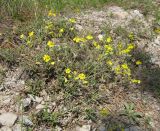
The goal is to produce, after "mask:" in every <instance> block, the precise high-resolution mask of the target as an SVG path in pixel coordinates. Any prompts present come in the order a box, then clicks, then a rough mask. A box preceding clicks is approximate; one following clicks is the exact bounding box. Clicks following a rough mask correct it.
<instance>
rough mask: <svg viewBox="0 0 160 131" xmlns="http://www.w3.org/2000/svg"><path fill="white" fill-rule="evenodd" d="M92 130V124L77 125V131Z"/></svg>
mask: <svg viewBox="0 0 160 131" xmlns="http://www.w3.org/2000/svg"><path fill="white" fill-rule="evenodd" d="M90 130H91V125H83V126H82V127H80V126H77V127H76V131H90Z"/></svg>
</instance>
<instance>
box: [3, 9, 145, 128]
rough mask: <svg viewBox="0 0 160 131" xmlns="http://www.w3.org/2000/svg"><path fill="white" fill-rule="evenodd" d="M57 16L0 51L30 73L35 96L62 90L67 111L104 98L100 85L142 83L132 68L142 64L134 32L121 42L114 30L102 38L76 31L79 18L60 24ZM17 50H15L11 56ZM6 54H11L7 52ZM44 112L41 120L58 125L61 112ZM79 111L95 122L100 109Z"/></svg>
mask: <svg viewBox="0 0 160 131" xmlns="http://www.w3.org/2000/svg"><path fill="white" fill-rule="evenodd" d="M57 15H59V14H57V13H56V12H54V11H53V10H50V11H49V12H48V14H47V16H46V17H45V19H44V23H43V24H42V27H41V28H40V29H39V30H38V31H37V32H36V31H33V30H31V31H30V32H27V33H25V32H24V33H23V34H20V35H19V38H20V40H21V45H20V46H18V47H17V48H16V49H15V48H11V49H2V50H3V51H1V53H0V56H1V57H2V58H3V59H4V60H5V61H6V62H9V64H18V65H23V67H24V69H25V70H26V72H27V74H28V75H29V76H30V80H29V81H28V82H27V83H28V86H29V87H30V88H29V92H30V93H31V94H34V95H39V93H40V92H41V91H42V90H46V92H48V93H49V94H50V95H51V96H52V95H53V94H52V93H54V94H56V93H57V94H58V93H60V92H61V93H63V94H64V96H63V97H64V101H65V102H66V103H65V104H66V105H67V106H68V108H69V109H68V110H71V107H70V102H72V100H76V101H79V102H80V103H81V102H82V101H83V104H84V103H85V104H89V105H90V104H91V105H92V104H94V103H97V102H98V101H99V100H100V99H102V98H101V94H100V92H99V86H100V85H102V84H104V85H108V84H110V83H115V84H119V85H121V86H122V85H125V86H126V85H128V86H132V85H135V84H140V83H141V80H139V79H138V78H136V76H135V75H134V71H133V70H132V68H133V67H134V68H139V66H140V65H141V64H142V61H141V60H138V59H137V60H135V59H132V53H133V52H134V50H135V49H136V44H135V43H134V41H135V35H134V34H133V33H130V34H129V35H128V36H126V38H125V40H123V42H122V41H116V39H115V36H114V35H112V34H110V33H108V34H105V35H103V36H101V37H97V36H96V35H94V34H92V33H88V34H87V33H84V34H83V33H82V32H78V31H77V30H76V28H75V24H76V19H75V18H70V19H67V20H60V21H58V22H57V19H56V17H57ZM55 19H56V20H55ZM61 19H62V18H61ZM13 50H17V52H16V53H15V52H13V54H14V55H9V54H10V52H11V51H13ZM6 52H9V54H8V53H7V55H6ZM15 55H16V57H15ZM13 57H14V58H13ZM53 80H54V81H55V82H54V84H53V85H52V84H51V82H52V81H53ZM46 86H49V87H50V88H47V87H46ZM80 98H81V99H82V100H81V99H80ZM67 103H68V104H67ZM80 105H81V104H80ZM78 108H79V107H78ZM98 110H101V109H98ZM46 111H47V110H44V111H43V112H41V114H40V115H38V118H43V120H44V121H48V122H49V123H50V122H51V125H55V124H56V123H57V117H58V116H57V115H56V116H55V115H54V114H53V117H52V112H51V114H50V113H49V114H47V113H46ZM71 112H72V111H71ZM73 112H74V111H73ZM81 113H82V114H83V113H84V114H85V116H86V117H85V118H86V119H91V120H93V121H95V119H96V118H98V114H97V112H96V111H94V110H92V109H90V107H88V108H87V109H80V112H79V113H78V114H81ZM100 114H101V115H103V116H104V115H105V116H107V115H108V112H106V111H105V110H101V111H100Z"/></svg>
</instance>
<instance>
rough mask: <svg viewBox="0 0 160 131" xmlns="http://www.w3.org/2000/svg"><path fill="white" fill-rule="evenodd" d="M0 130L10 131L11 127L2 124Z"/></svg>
mask: <svg viewBox="0 0 160 131" xmlns="http://www.w3.org/2000/svg"><path fill="white" fill-rule="evenodd" d="M0 131H12V129H11V128H9V127H7V126H3V127H2V128H0Z"/></svg>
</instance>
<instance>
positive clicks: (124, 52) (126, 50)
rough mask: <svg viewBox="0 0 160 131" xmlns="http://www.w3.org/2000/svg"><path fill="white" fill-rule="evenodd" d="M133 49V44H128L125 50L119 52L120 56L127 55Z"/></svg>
mask: <svg viewBox="0 0 160 131" xmlns="http://www.w3.org/2000/svg"><path fill="white" fill-rule="evenodd" d="M134 47H135V46H134V44H129V45H128V46H127V48H126V49H124V50H122V51H121V52H120V54H128V53H130V52H131V51H132V50H133V49H134Z"/></svg>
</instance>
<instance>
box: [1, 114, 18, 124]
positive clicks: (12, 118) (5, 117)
mask: <svg viewBox="0 0 160 131" xmlns="http://www.w3.org/2000/svg"><path fill="white" fill-rule="evenodd" d="M16 120H17V115H16V114H13V113H11V112H7V113H3V114H1V115H0V123H1V124H2V125H4V126H9V127H10V126H13V125H14V123H15V122H16Z"/></svg>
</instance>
